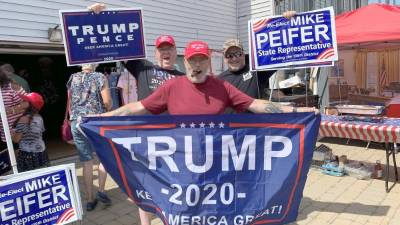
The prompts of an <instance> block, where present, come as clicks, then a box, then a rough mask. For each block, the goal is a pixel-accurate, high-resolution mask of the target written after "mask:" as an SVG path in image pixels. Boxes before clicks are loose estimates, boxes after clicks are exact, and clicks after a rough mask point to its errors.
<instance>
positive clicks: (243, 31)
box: [238, 0, 274, 50]
mask: <svg viewBox="0 0 400 225" xmlns="http://www.w3.org/2000/svg"><path fill="white" fill-rule="evenodd" d="M273 6H274V3H273V0H250V1H244V0H238V12H239V21H238V22H239V34H238V35H239V38H240V40H241V41H242V43H243V45H244V48H245V49H246V50H247V49H248V32H247V22H248V21H249V20H250V19H251V18H259V17H265V16H271V15H273Z"/></svg>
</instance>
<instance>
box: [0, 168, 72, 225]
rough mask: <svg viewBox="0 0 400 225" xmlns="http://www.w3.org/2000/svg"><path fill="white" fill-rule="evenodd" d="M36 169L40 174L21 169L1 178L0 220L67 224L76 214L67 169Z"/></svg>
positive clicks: (4, 222) (33, 224) (11, 224)
mask: <svg viewBox="0 0 400 225" xmlns="http://www.w3.org/2000/svg"><path fill="white" fill-rule="evenodd" d="M49 170H50V168H49ZM38 171H40V170H35V173H36V172H38ZM42 171H43V170H42ZM38 173H39V174H40V173H42V175H38V176H36V177H32V176H34V175H32V172H27V173H21V174H17V175H12V176H10V178H9V179H7V180H6V181H2V182H1V185H0V215H1V220H0V224H2V225H16V224H24V225H36V224H67V223H70V222H73V221H76V220H77V219H78V218H79V211H78V210H77V209H76V208H75V206H76V201H75V202H74V200H72V199H73V198H75V197H74V196H73V195H74V190H73V186H72V184H71V177H70V176H71V174H69V173H70V172H69V171H68V170H59V171H56V172H47V174H43V172H38ZM29 176H30V177H31V178H26V177H29ZM11 177H13V178H11ZM11 180H13V181H11Z"/></svg>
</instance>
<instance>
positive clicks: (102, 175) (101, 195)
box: [97, 163, 111, 206]
mask: <svg viewBox="0 0 400 225" xmlns="http://www.w3.org/2000/svg"><path fill="white" fill-rule="evenodd" d="M106 179H107V172H106V169H105V168H104V166H103V164H101V163H100V164H99V191H98V192H97V199H99V201H101V202H102V203H104V204H105V205H106V206H109V205H111V199H110V198H109V197H108V196H107V194H106V193H105V192H104V187H105V185H106Z"/></svg>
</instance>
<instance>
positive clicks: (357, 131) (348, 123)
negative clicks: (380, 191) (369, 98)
mask: <svg viewBox="0 0 400 225" xmlns="http://www.w3.org/2000/svg"><path fill="white" fill-rule="evenodd" d="M319 135H320V136H321V137H339V138H349V139H357V140H363V141H373V142H380V143H385V149H386V183H385V185H386V190H387V191H388V178H389V168H390V164H389V157H390V155H392V156H393V164H394V168H395V178H396V181H398V175H397V165H396V157H395V153H394V147H392V146H391V145H390V144H389V143H400V119H397V118H387V117H358V116H332V115H322V118H321V125H320V128H319Z"/></svg>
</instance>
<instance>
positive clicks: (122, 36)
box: [60, 8, 146, 66]
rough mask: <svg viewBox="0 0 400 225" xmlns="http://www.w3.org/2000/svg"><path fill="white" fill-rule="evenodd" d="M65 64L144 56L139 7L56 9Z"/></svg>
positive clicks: (144, 48)
mask: <svg viewBox="0 0 400 225" xmlns="http://www.w3.org/2000/svg"><path fill="white" fill-rule="evenodd" d="M60 20H61V25H62V30H63V37H64V48H65V55H66V57H67V64H68V66H72V65H78V64H85V63H95V62H96V63H100V62H114V61H121V60H128V59H141V58H145V57H146V45H145V37H144V28H143V13H142V10H141V9H133V8H129V9H112V10H111V9H110V10H105V11H102V12H100V13H99V14H96V13H94V12H91V11H87V10H73V11H72V10H60Z"/></svg>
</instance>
